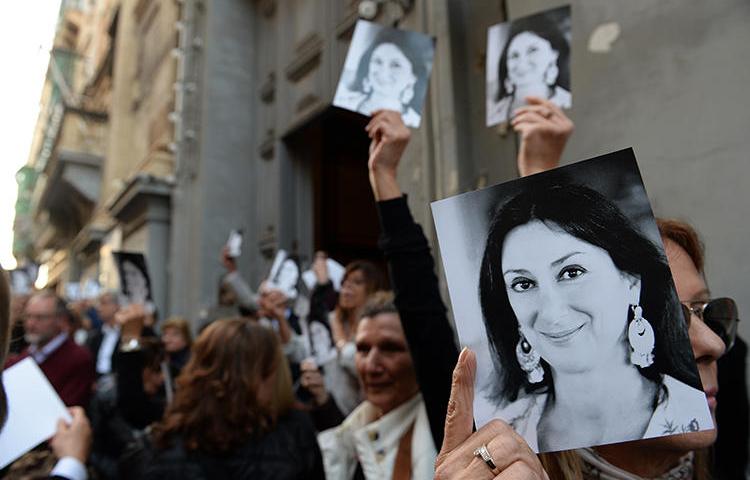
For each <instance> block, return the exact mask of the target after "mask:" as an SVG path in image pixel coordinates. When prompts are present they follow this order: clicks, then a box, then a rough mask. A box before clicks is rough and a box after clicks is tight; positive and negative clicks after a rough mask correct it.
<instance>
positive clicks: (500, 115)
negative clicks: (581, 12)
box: [488, 14, 571, 123]
mask: <svg viewBox="0 0 750 480" xmlns="http://www.w3.org/2000/svg"><path fill="white" fill-rule="evenodd" d="M569 65H570V46H569V45H568V40H567V39H566V38H565V36H564V35H563V33H562V32H561V31H560V29H559V28H558V26H557V24H556V23H555V21H554V20H553V19H552V18H550V17H549V16H548V15H545V14H540V15H533V16H531V17H526V18H522V19H519V20H516V21H514V22H512V23H511V26H510V32H509V34H508V41H507V42H506V43H505V47H504V48H503V52H502V54H501V55H500V60H499V61H498V64H497V81H498V88H497V93H496V94H495V98H494V100H495V102H496V103H494V104H492V105H490V107H489V108H490V110H489V112H488V118H489V119H491V120H495V122H493V123H497V122H505V121H509V120H510V116H511V114H512V113H513V112H514V111H515V110H516V109H517V108H519V107H521V106H523V105H525V104H526V99H527V97H530V96H534V97H539V98H543V99H547V100H550V101H551V102H552V103H554V104H556V105H558V106H559V107H562V108H570V106H571V95H570V66H569Z"/></svg>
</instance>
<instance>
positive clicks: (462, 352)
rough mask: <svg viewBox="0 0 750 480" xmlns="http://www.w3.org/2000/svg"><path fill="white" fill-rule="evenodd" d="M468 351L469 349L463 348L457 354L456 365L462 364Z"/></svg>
mask: <svg viewBox="0 0 750 480" xmlns="http://www.w3.org/2000/svg"><path fill="white" fill-rule="evenodd" d="M468 351H469V347H467V346H464V348H462V349H461V353H459V354H458V363H460V364H463V363H464V360H465V359H466V354H467V353H468Z"/></svg>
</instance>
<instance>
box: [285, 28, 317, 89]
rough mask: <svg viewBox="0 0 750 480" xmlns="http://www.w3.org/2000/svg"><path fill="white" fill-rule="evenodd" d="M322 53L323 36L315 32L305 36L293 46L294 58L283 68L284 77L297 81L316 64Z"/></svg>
mask: <svg viewBox="0 0 750 480" xmlns="http://www.w3.org/2000/svg"><path fill="white" fill-rule="evenodd" d="M322 53H323V38H321V36H320V35H318V34H317V33H311V34H310V35H308V36H306V37H305V38H304V39H302V41H300V42H299V43H298V44H297V48H295V55H294V58H293V59H292V61H291V62H289V65H287V67H286V70H285V73H286V77H287V78H288V79H289V80H291V81H292V82H297V81H298V80H299V79H301V78H302V77H304V76H305V75H307V74H308V73H310V72H311V71H312V70H314V69H315V68H316V67H317V66H318V64H319V63H320V56H321V54H322Z"/></svg>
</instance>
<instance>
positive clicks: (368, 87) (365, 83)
mask: <svg viewBox="0 0 750 480" xmlns="http://www.w3.org/2000/svg"><path fill="white" fill-rule="evenodd" d="M362 91H363V92H364V93H365V94H367V95H369V94H370V92H372V85H370V80H369V79H368V78H365V79H364V80H362Z"/></svg>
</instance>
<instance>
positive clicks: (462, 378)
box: [440, 347, 477, 456]
mask: <svg viewBox="0 0 750 480" xmlns="http://www.w3.org/2000/svg"><path fill="white" fill-rule="evenodd" d="M476 373H477V357H476V354H475V353H474V352H473V351H471V350H469V349H468V348H467V347H464V349H463V350H461V354H460V355H459V356H458V362H457V363H456V368H455V369H454V370H453V384H452V385H451V397H450V400H449V401H448V412H447V414H446V417H445V435H444V437H443V447H442V448H441V449H440V455H441V456H442V455H447V454H448V453H450V452H451V451H452V450H453V449H455V448H456V447H457V446H458V445H460V444H461V443H463V441H464V440H466V439H467V438H469V436H470V435H471V433H472V430H473V429H474V378H475V377H476Z"/></svg>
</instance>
